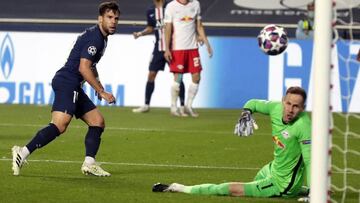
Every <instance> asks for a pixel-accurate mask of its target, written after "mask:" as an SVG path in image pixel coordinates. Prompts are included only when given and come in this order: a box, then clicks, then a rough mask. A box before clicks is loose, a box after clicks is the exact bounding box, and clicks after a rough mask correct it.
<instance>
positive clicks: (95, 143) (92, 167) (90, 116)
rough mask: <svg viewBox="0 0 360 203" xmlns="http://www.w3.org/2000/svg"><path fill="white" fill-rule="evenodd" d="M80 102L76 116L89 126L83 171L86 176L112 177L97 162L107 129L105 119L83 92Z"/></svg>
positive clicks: (80, 95) (80, 94)
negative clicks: (103, 135)
mask: <svg viewBox="0 0 360 203" xmlns="http://www.w3.org/2000/svg"><path fill="white" fill-rule="evenodd" d="M79 101H80V102H79V106H78V109H77V112H76V114H75V116H76V117H77V118H81V120H83V121H84V122H85V123H86V124H87V125H88V131H87V133H86V136H85V159H84V163H83V165H82V166H81V171H82V173H84V174H86V175H88V174H89V175H95V176H110V173H108V172H106V171H104V170H103V169H102V168H101V167H100V166H99V165H98V164H97V163H96V161H95V157H96V154H97V152H98V151H99V147H100V142H101V135H102V133H103V132H104V129H105V120H104V117H103V116H102V114H101V113H100V111H99V109H98V108H96V107H95V105H94V104H93V103H92V101H91V100H90V99H89V97H88V96H87V95H86V94H85V93H84V92H83V91H82V92H81V93H79Z"/></svg>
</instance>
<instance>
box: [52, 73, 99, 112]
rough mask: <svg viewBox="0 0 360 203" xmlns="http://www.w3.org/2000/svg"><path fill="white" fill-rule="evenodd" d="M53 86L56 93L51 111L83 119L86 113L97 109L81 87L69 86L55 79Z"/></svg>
mask: <svg viewBox="0 0 360 203" xmlns="http://www.w3.org/2000/svg"><path fill="white" fill-rule="evenodd" d="M51 85H52V88H53V90H54V93H55V98H54V103H53V105H52V109H51V111H60V112H64V113H67V114H69V115H71V116H73V115H75V117H76V118H81V117H82V116H83V115H84V114H85V113H87V112H89V111H91V110H93V109H95V108H96V106H95V104H94V103H93V102H92V101H91V100H90V98H89V97H88V96H87V95H86V94H85V92H84V90H83V89H82V88H81V87H80V85H71V84H67V83H64V82H63V81H60V80H57V79H55V78H54V79H53V80H52V84H51Z"/></svg>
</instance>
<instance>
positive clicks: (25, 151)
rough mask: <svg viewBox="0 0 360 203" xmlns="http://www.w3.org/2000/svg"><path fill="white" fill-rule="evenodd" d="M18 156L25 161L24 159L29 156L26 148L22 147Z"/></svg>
mask: <svg viewBox="0 0 360 203" xmlns="http://www.w3.org/2000/svg"><path fill="white" fill-rule="evenodd" d="M20 155H21V157H23V158H24V159H26V157H28V156H29V155H30V151H29V149H28V148H27V147H26V146H23V147H22V148H21V151H20Z"/></svg>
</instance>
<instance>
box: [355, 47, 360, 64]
mask: <svg viewBox="0 0 360 203" xmlns="http://www.w3.org/2000/svg"><path fill="white" fill-rule="evenodd" d="M356 59H357V60H358V61H359V62H360V49H359V52H358V55H357V57H356Z"/></svg>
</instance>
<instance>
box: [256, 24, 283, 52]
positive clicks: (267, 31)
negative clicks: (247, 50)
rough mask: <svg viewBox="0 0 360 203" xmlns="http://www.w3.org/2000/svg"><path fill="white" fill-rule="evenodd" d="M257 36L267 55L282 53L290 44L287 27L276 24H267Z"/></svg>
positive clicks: (261, 47)
mask: <svg viewBox="0 0 360 203" xmlns="http://www.w3.org/2000/svg"><path fill="white" fill-rule="evenodd" d="M257 38H258V43H259V47H260V49H261V50H262V51H263V52H264V53H265V54H267V55H278V54H281V53H282V52H283V51H285V49H286V47H287V45H288V37H287V34H286V31H285V29H284V28H283V27H281V26H278V25H274V24H271V25H267V26H265V27H264V28H263V29H262V30H261V31H260V34H259V35H258V37H257Z"/></svg>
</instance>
